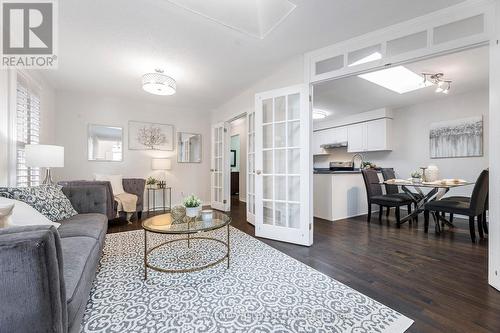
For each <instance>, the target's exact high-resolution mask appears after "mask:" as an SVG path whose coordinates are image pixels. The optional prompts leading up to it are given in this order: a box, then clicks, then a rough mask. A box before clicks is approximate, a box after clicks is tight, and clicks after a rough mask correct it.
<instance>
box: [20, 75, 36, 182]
mask: <svg viewBox="0 0 500 333" xmlns="http://www.w3.org/2000/svg"><path fill="white" fill-rule="evenodd" d="M16 95H17V104H16V184H17V186H19V187H24V186H37V185H39V184H40V169H39V168H29V167H27V166H26V155H25V146H26V145H28V144H38V143H39V141H40V98H39V97H38V95H37V94H36V93H35V92H34V91H31V90H30V89H29V88H28V84H25V83H24V80H23V79H22V78H18V82H17V93H16Z"/></svg>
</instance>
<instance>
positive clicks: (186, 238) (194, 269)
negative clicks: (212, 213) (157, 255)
mask: <svg viewBox="0 0 500 333" xmlns="http://www.w3.org/2000/svg"><path fill="white" fill-rule="evenodd" d="M229 230H230V229H229V225H227V241H226V242H225V241H222V240H220V239H217V238H212V237H202V236H199V237H190V236H189V234H188V236H187V237H184V238H177V239H172V240H169V241H166V242H163V243H161V244H158V245H156V246H154V247H152V248H151V249H148V247H147V231H146V230H144V280H146V279H147V277H148V275H147V274H148V268H150V269H153V270H155V271H158V272H163V273H189V272H195V271H201V270H203V269H206V268H209V267H213V266H215V265H218V264H220V263H221V262H223V261H224V260H226V259H227V268H228V269H229V252H230V247H229ZM192 240H208V241H213V242H217V243H220V244H223V245H224V246H225V248H226V253H225V254H224V255H223V256H222V257H220V258H218V259H217V260H214V261H211V262H209V263H208V264H205V265H202V266H195V267H190V268H184V269H166V268H162V267H158V266H155V265H153V264H150V263H149V262H148V256H149V255H150V254H151V253H152V252H153V251H155V250H158V249H160V248H162V247H164V246H167V245H169V244H172V243H175V242H182V241H187V247H188V248H191V244H190V243H191V241H192Z"/></svg>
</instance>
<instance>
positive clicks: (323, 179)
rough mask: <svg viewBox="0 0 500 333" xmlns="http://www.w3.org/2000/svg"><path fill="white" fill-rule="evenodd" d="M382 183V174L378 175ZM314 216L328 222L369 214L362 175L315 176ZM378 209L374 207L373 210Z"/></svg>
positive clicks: (336, 174) (333, 174) (334, 174)
mask: <svg viewBox="0 0 500 333" xmlns="http://www.w3.org/2000/svg"><path fill="white" fill-rule="evenodd" d="M378 177H379V180H380V181H382V180H383V177H382V174H381V173H379V174H378ZM313 181H314V192H313V193H314V194H313V214H314V216H315V217H319V218H321V219H325V220H328V221H337V220H342V219H346V218H349V217H354V216H359V215H364V214H366V213H367V212H368V204H367V201H366V189H365V183H364V181H363V176H362V175H361V173H331V174H315V175H314V177H313ZM377 208H378V207H376V206H373V209H375V211H376V209H377Z"/></svg>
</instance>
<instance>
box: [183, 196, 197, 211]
mask: <svg viewBox="0 0 500 333" xmlns="http://www.w3.org/2000/svg"><path fill="white" fill-rule="evenodd" d="M200 205H201V200H200V199H199V198H198V197H196V196H195V195H194V194H191V195H188V196H187V197H186V198H184V207H187V208H194V207H198V206H200Z"/></svg>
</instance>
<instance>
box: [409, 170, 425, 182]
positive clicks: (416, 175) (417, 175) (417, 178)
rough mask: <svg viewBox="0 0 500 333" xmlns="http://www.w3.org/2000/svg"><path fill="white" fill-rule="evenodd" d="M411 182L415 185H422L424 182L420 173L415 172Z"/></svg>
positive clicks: (412, 174)
mask: <svg viewBox="0 0 500 333" xmlns="http://www.w3.org/2000/svg"><path fill="white" fill-rule="evenodd" d="M411 181H412V182H414V183H421V182H422V176H421V175H420V172H418V171H413V172H412V173H411Z"/></svg>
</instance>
